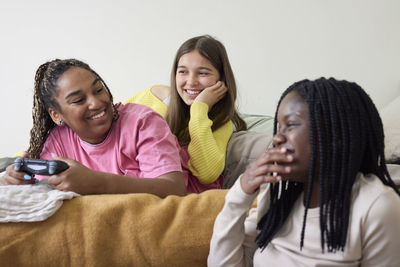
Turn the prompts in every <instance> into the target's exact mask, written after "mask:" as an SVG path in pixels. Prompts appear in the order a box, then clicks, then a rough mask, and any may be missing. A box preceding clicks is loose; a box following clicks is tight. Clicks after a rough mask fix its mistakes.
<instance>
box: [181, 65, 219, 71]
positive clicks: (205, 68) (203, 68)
mask: <svg viewBox="0 0 400 267" xmlns="http://www.w3.org/2000/svg"><path fill="white" fill-rule="evenodd" d="M179 68H187V67H186V66H183V65H181V66H178V69H179ZM198 69H199V70H208V71H212V70H211V69H210V68H207V67H199V68H198Z"/></svg>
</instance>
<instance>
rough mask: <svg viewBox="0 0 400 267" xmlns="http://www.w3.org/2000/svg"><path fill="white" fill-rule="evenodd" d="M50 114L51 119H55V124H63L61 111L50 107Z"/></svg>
mask: <svg viewBox="0 0 400 267" xmlns="http://www.w3.org/2000/svg"><path fill="white" fill-rule="evenodd" d="M48 112H49V115H50V117H51V119H52V120H53V121H54V123H55V124H57V125H58V126H62V124H63V123H62V121H63V119H62V115H61V114H60V112H58V111H57V110H55V109H53V108H49V109H48Z"/></svg>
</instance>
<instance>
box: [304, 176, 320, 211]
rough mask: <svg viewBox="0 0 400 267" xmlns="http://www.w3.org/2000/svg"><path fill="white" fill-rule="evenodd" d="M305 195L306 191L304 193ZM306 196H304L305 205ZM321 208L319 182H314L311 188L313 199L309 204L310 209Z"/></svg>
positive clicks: (305, 185)
mask: <svg viewBox="0 0 400 267" xmlns="http://www.w3.org/2000/svg"><path fill="white" fill-rule="evenodd" d="M306 188H307V184H304V190H306ZM304 193H305V191H304ZM305 197H306V194H304V199H303V203H304V204H305V202H306V200H305ZM318 207H319V181H314V183H313V184H312V186H311V198H310V203H309V208H311V209H312V208H318Z"/></svg>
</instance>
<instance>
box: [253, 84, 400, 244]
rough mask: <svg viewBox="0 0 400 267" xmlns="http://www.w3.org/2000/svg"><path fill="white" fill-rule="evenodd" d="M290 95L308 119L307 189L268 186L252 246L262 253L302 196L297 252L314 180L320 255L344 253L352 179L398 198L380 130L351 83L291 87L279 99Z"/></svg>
mask: <svg viewBox="0 0 400 267" xmlns="http://www.w3.org/2000/svg"><path fill="white" fill-rule="evenodd" d="M292 91H296V92H297V93H299V95H300V96H301V97H302V98H303V99H304V100H305V101H306V103H307V105H308V108H309V118H310V146H311V152H312V154H311V159H310V170H309V174H308V183H307V185H308V186H307V188H305V189H303V186H302V184H300V183H297V182H288V181H282V182H280V183H277V184H271V185H270V188H271V191H270V192H271V194H270V209H269V210H268V212H267V213H266V214H265V215H264V216H263V217H262V218H261V220H260V221H259V223H258V226H257V229H258V230H260V233H259V235H258V236H257V239H256V242H257V245H258V246H259V247H260V248H262V249H264V248H265V247H266V246H267V245H268V243H269V242H270V241H271V240H272V238H273V237H274V235H275V234H276V233H277V232H278V231H279V229H280V227H281V226H282V225H283V223H284V222H285V220H286V219H287V217H288V215H289V213H290V212H291V209H292V208H293V205H294V203H295V201H296V200H297V198H298V197H299V195H300V194H301V192H302V191H303V190H305V204H304V205H305V211H304V218H303V226H302V233H301V236H300V249H302V247H303V246H304V233H305V226H306V218H307V211H308V207H309V202H310V198H311V186H312V183H313V179H314V176H315V175H318V176H317V179H319V183H320V189H319V190H320V230H321V249H322V251H324V249H325V246H327V250H328V252H336V251H337V250H342V251H343V250H344V247H345V244H346V238H347V231H348V224H349V215H350V206H351V192H352V187H353V184H354V181H355V179H356V176H357V173H358V172H361V173H363V174H364V175H367V174H370V173H372V174H375V175H376V176H377V177H379V179H380V180H381V181H382V183H383V184H385V185H387V186H390V187H391V188H393V190H394V191H395V192H396V193H397V194H398V195H400V192H399V190H398V189H397V188H396V186H395V184H394V182H393V180H392V179H391V177H390V175H389V172H388V170H387V167H386V161H385V153H384V133H383V125H382V121H381V118H380V116H379V113H378V111H377V109H376V107H375V105H374V103H373V102H372V100H371V98H370V97H369V96H368V94H367V93H366V92H365V91H364V90H363V89H362V88H361V87H360V86H359V85H357V84H356V83H351V82H347V81H338V80H335V79H334V78H330V79H325V78H320V79H318V80H315V81H309V80H303V81H300V82H297V83H294V84H293V85H292V86H290V87H289V88H288V89H287V90H286V91H285V92H284V93H283V94H282V96H281V98H280V100H279V102H278V107H277V109H276V113H275V121H274V134H276V132H277V120H276V118H277V112H278V108H279V105H280V103H281V101H282V100H283V98H284V97H285V96H286V95H287V94H288V93H290V92H292Z"/></svg>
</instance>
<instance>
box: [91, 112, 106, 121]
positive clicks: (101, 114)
mask: <svg viewBox="0 0 400 267" xmlns="http://www.w3.org/2000/svg"><path fill="white" fill-rule="evenodd" d="M105 114H106V112H105V111H104V110H103V111H102V112H100V113H97V114H95V115H93V116H91V117H89V119H90V120H96V119H99V118H101V117H103V116H104V115H105Z"/></svg>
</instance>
